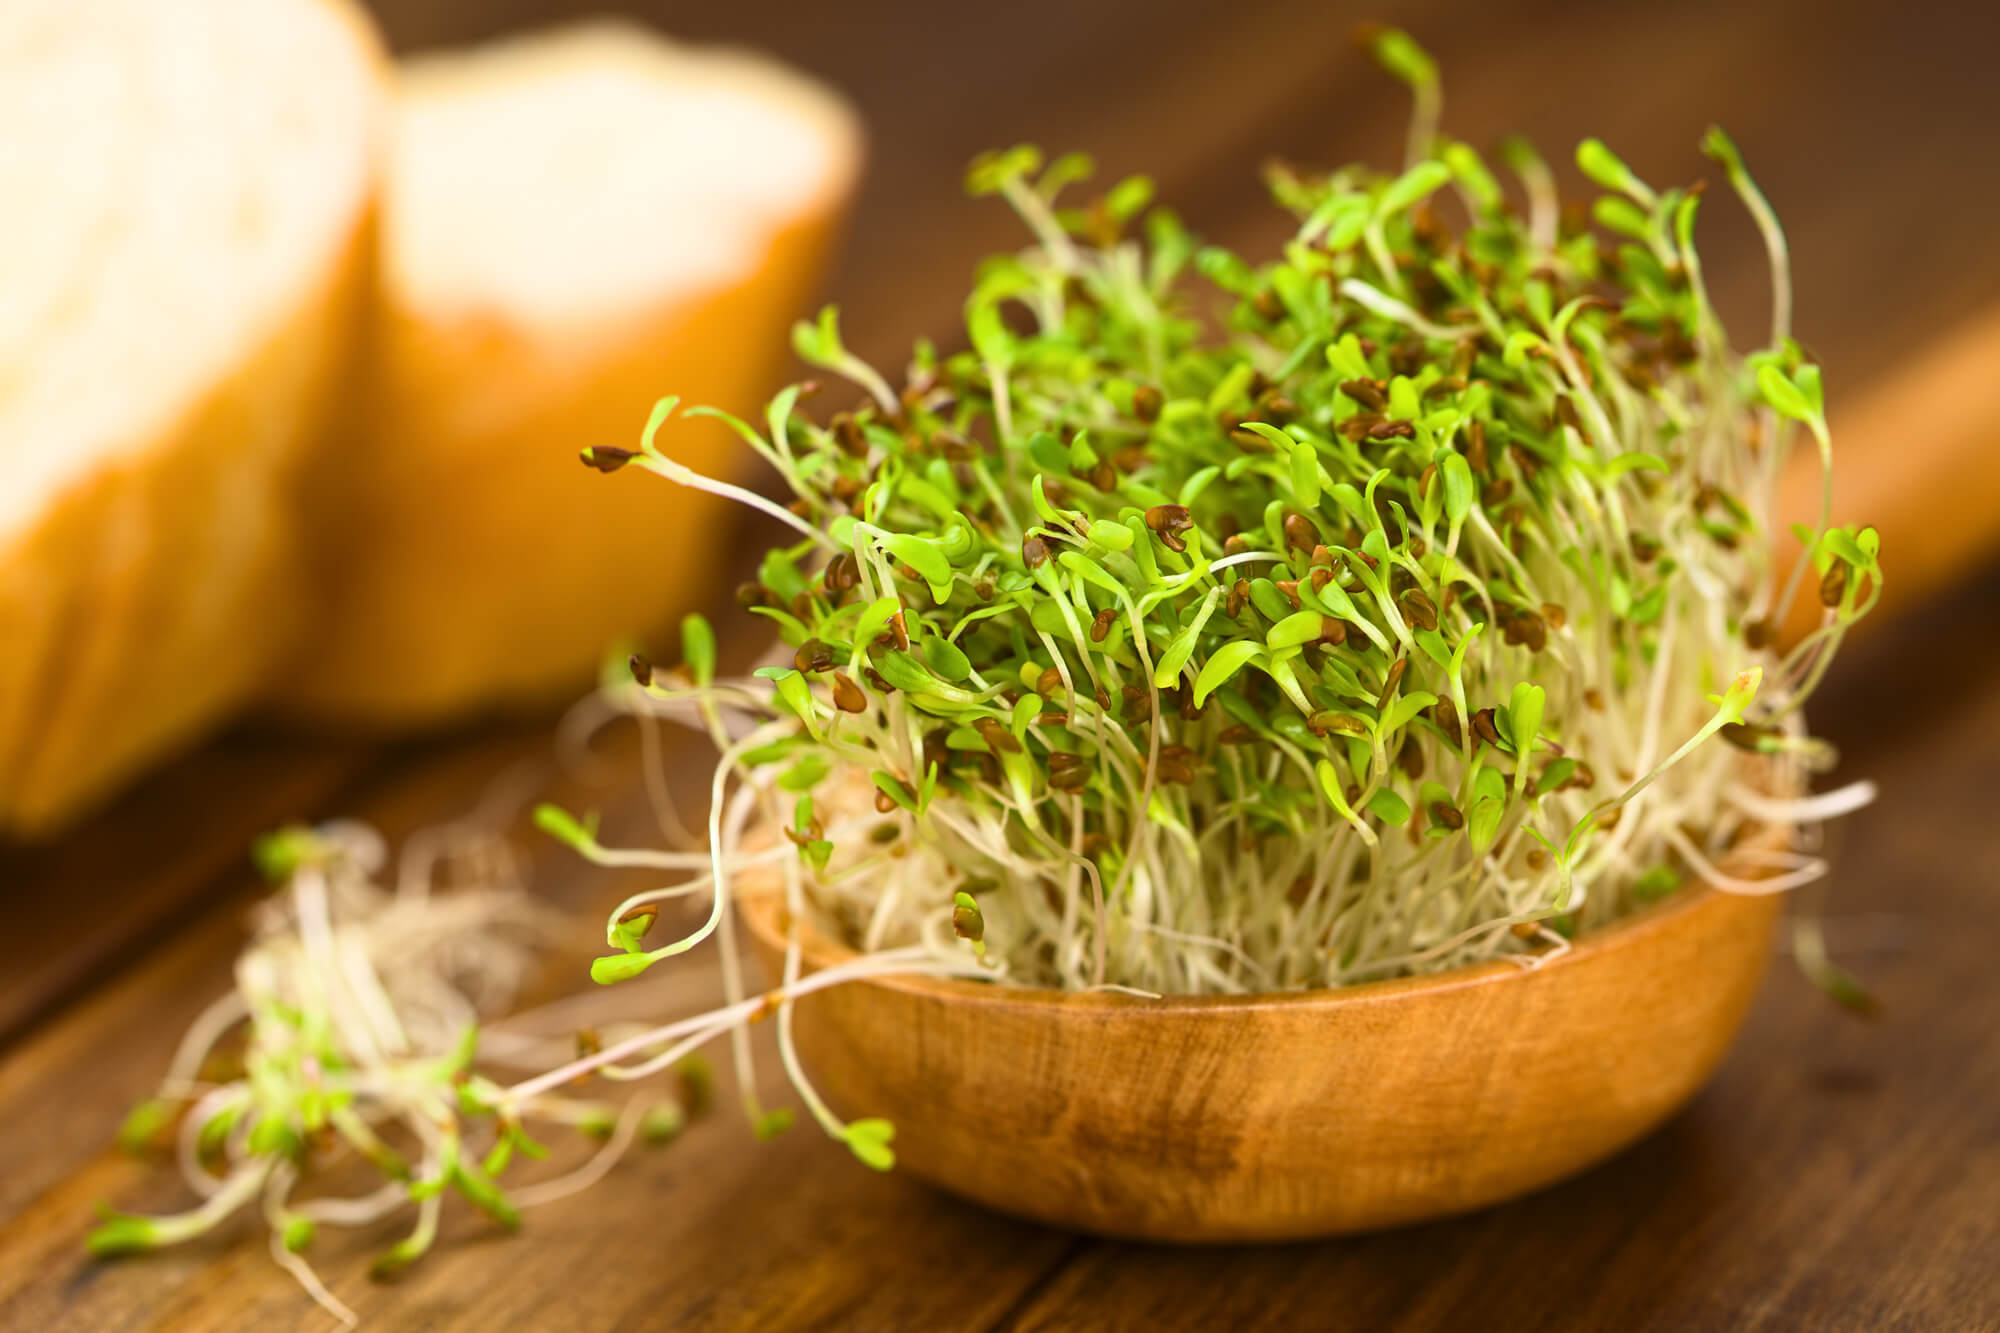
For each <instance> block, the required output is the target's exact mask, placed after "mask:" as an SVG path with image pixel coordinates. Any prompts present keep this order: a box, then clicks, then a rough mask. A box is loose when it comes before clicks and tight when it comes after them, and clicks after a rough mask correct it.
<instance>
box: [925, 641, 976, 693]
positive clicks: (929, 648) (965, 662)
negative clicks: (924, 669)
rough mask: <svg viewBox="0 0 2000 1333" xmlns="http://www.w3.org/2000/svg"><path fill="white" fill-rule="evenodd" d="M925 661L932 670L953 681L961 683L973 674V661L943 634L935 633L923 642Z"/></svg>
mask: <svg viewBox="0 0 2000 1333" xmlns="http://www.w3.org/2000/svg"><path fill="white" fill-rule="evenodd" d="M923 653H924V662H925V664H926V665H928V666H929V667H930V669H931V670H932V671H935V672H937V674H938V675H940V676H942V677H944V678H945V679H946V680H948V681H950V682H952V683H953V684H954V685H956V684H959V683H961V682H962V681H964V680H965V679H966V678H967V677H969V676H970V675H971V674H972V661H971V659H970V658H968V657H967V656H966V655H965V654H964V653H963V652H962V651H960V649H959V647H958V645H957V644H955V643H953V642H952V641H951V640H950V639H947V638H945V637H944V636H943V635H942V634H933V635H931V636H930V637H928V638H926V639H925V640H924V643H923Z"/></svg>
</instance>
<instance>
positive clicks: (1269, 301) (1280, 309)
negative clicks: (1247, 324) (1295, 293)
mask: <svg viewBox="0 0 2000 1333" xmlns="http://www.w3.org/2000/svg"><path fill="white" fill-rule="evenodd" d="M1250 308H1251V309H1252V310H1255V311H1256V312H1257V318H1259V319H1261V320H1263V321H1264V322H1265V323H1266V324H1275V323H1277V322H1278V321H1279V320H1281V319H1283V318H1284V317H1285V303H1284V302H1283V301H1281V300H1279V299H1278V294H1277V293H1276V292H1274V291H1272V290H1271V289H1270V288H1269V287H1266V288H1265V289H1264V290H1263V291H1261V292H1258V293H1257V295H1256V297H1255V299H1253V300H1252V301H1251V302H1250Z"/></svg>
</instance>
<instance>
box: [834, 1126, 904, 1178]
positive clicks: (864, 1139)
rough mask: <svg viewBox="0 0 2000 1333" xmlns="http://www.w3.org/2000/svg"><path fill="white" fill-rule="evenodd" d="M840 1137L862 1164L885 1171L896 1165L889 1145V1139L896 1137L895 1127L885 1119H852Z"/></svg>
mask: <svg viewBox="0 0 2000 1333" xmlns="http://www.w3.org/2000/svg"><path fill="white" fill-rule="evenodd" d="M842 1137H843V1138H844V1139H846V1141H847V1147H848V1150H849V1151H850V1152H852V1153H853V1154H854V1155H855V1156H856V1157H857V1158H859V1159H860V1160H861V1163H862V1165H864V1166H868V1167H872V1168H874V1169H875V1170H877V1171H887V1170H889V1169H890V1168H892V1167H894V1166H895V1165H896V1154H895V1152H894V1150H893V1149H891V1148H890V1147H889V1142H890V1140H892V1139H894V1138H895V1137H896V1127H895V1126H894V1125H892V1124H890V1123H889V1122H888V1121H887V1120H856V1121H853V1122H851V1123H850V1124H849V1125H848V1126H847V1129H846V1131H845V1132H844V1133H843V1135H842Z"/></svg>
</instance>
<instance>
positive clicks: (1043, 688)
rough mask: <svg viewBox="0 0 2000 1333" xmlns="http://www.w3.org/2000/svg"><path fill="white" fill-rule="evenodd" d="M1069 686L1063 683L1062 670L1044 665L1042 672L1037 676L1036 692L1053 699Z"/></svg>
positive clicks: (1045, 697)
mask: <svg viewBox="0 0 2000 1333" xmlns="http://www.w3.org/2000/svg"><path fill="white" fill-rule="evenodd" d="M1068 688H1069V687H1068V686H1066V685H1064V684H1063V678H1062V672H1060V671H1058V670H1056V669H1055V668H1054V667H1043V668H1042V674H1041V675H1039V676H1037V677H1035V693H1036V694H1039V695H1041V696H1042V697H1043V698H1044V699H1053V698H1055V697H1056V696H1057V695H1059V694H1061V693H1062V692H1063V691H1064V690H1066V689H1068Z"/></svg>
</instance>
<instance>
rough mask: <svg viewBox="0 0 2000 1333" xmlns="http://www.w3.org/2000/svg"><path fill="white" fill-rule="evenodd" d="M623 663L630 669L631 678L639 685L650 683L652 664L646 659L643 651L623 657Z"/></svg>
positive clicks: (651, 679)
mask: <svg viewBox="0 0 2000 1333" xmlns="http://www.w3.org/2000/svg"><path fill="white" fill-rule="evenodd" d="M625 665H626V666H628V667H630V668H631V669H632V679H633V680H636V681H638V682H639V683H640V684H641V685H651V684H652V683H653V664H652V663H651V662H648V661H647V660H646V658H645V655H644V654H643V653H633V654H632V656H630V657H628V658H627V659H625Z"/></svg>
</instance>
